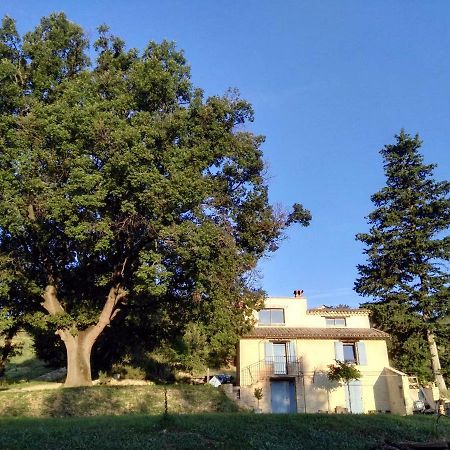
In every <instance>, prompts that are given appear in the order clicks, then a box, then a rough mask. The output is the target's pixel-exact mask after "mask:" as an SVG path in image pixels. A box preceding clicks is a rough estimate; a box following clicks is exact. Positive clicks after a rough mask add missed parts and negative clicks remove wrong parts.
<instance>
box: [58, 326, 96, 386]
mask: <svg viewBox="0 0 450 450" xmlns="http://www.w3.org/2000/svg"><path fill="white" fill-rule="evenodd" d="M59 335H60V336H61V339H62V340H63V341H64V344H65V346H66V351H67V377H66V381H65V383H64V387H75V386H92V378H91V350H92V345H93V344H94V341H93V340H92V338H91V337H90V336H89V332H88V331H79V332H78V334H77V335H76V336H72V334H70V332H69V331H67V330H63V331H60V332H59Z"/></svg>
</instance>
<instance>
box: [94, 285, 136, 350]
mask: <svg viewBox="0 0 450 450" xmlns="http://www.w3.org/2000/svg"><path fill="white" fill-rule="evenodd" d="M127 294H128V292H127V291H126V290H125V289H124V288H123V287H122V286H121V285H120V284H118V285H116V286H113V287H112V288H111V289H110V290H109V294H108V296H107V297H106V302H105V305H104V306H103V309H102V312H101V313H100V317H99V319H98V322H97V324H96V325H94V326H93V327H92V328H91V329H90V330H89V333H88V338H89V341H90V342H92V343H94V342H95V340H96V339H97V337H98V336H99V335H100V333H101V332H102V331H103V330H104V329H105V327H106V326H107V325H109V324H110V323H111V321H112V320H113V319H114V317H115V316H116V314H117V313H118V309H117V305H118V304H119V303H120V302H121V301H122V300H123V299H124V298H125V297H126V296H127Z"/></svg>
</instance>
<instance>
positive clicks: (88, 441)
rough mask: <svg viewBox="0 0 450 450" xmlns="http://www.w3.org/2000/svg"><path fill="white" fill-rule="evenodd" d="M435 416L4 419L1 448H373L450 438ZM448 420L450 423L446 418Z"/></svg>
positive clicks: (0, 421) (446, 426) (0, 424)
mask: <svg viewBox="0 0 450 450" xmlns="http://www.w3.org/2000/svg"><path fill="white" fill-rule="evenodd" d="M435 421H436V419H435V418H434V417H429V416H428V417H425V416H413V417H398V416H391V415H379V416H344V415H340V416H336V415H333V416H327V415H263V414H243V413H237V414H236V413H234V414H226V413H217V414H190V415H170V416H169V417H168V418H167V419H164V418H163V416H122V417H95V418H64V419H24V418H6V419H5V418H4V419H0V427H1V430H2V432H1V433H0V448H2V449H23V448H27V449H31V450H32V449H42V448H45V449H92V450H96V449H155V448H158V449H165V448H167V449H168V448H177V449H214V448H218V449H220V448H221V449H280V450H281V449H283V450H287V449H325V450H326V449H355V450H356V449H370V448H373V447H374V446H375V445H378V444H380V443H382V442H383V441H384V440H385V439H390V440H396V441H398V440H416V441H426V440H430V439H431V440H436V439H437V438H441V439H442V438H444V436H445V437H446V438H447V439H450V423H444V421H443V420H442V423H440V424H439V430H438V435H436V434H435V433H434V430H435ZM449 422H450V421H449Z"/></svg>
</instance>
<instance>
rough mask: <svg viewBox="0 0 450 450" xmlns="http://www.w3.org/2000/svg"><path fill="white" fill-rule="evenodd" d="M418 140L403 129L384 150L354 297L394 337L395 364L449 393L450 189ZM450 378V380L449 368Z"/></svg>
mask: <svg viewBox="0 0 450 450" xmlns="http://www.w3.org/2000/svg"><path fill="white" fill-rule="evenodd" d="M421 144H422V143H421V141H420V139H419V136H417V135H416V136H415V137H412V136H410V135H408V134H407V133H405V132H404V131H403V130H402V131H401V132H400V134H399V135H397V136H396V137H395V143H394V144H392V145H386V146H385V147H384V148H383V149H382V150H381V152H380V153H381V155H382V157H383V161H384V171H385V176H386V186H385V187H383V188H382V189H381V190H380V191H379V192H377V193H375V194H374V195H373V196H372V202H373V203H374V205H375V207H376V208H375V210H374V211H373V212H371V213H370V214H369V216H368V222H369V224H370V226H371V228H370V231H369V233H361V234H358V235H357V239H358V240H359V241H361V242H363V243H364V244H365V246H366V247H365V251H364V253H365V255H366V257H367V261H366V263H365V264H361V265H359V266H358V272H359V278H358V280H357V281H356V283H355V290H356V292H358V293H359V294H362V295H364V296H370V297H373V298H374V300H373V302H370V303H367V304H365V306H367V307H369V308H370V309H371V310H372V313H373V315H372V317H373V320H374V321H375V323H376V325H377V326H379V327H381V328H382V329H383V330H385V331H388V332H389V333H390V334H391V336H392V340H391V356H392V359H393V361H394V363H395V364H396V365H397V366H398V367H399V368H401V369H402V370H405V371H407V372H408V373H417V374H418V375H419V376H420V377H421V378H429V377H430V373H431V372H432V373H433V376H434V379H435V381H436V382H437V384H438V385H439V387H440V388H441V389H442V390H444V389H445V387H446V386H445V382H444V378H443V376H442V370H441V365H442V364H441V361H440V360H443V361H444V362H447V363H448V362H449V361H450V360H449V356H450V355H449V343H450V335H449V329H448V325H445V324H444V322H445V319H446V318H448V316H449V314H450V296H449V294H450V292H449V281H450V276H449V272H448V266H447V265H446V263H447V262H448V261H449V259H450V237H449V236H448V233H446V232H447V231H448V228H449V226H450V198H449V192H450V183H449V182H448V181H436V180H435V179H434V178H433V169H434V167H435V166H434V165H431V164H425V163H424V162H423V157H422V155H421V154H420V153H419V149H420V147H421ZM445 366H446V367H447V369H446V370H447V372H445V373H446V374H447V376H449V375H450V374H449V372H448V367H449V364H445ZM430 369H431V370H430Z"/></svg>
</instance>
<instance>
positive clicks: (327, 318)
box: [325, 316, 347, 328]
mask: <svg viewBox="0 0 450 450" xmlns="http://www.w3.org/2000/svg"><path fill="white" fill-rule="evenodd" d="M331 320H332V321H333V323H328V321H331ZM336 320H343V321H344V324H343V325H342V324H336ZM325 325H326V326H327V327H335V328H338V327H346V326H347V318H346V317H326V316H325Z"/></svg>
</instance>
